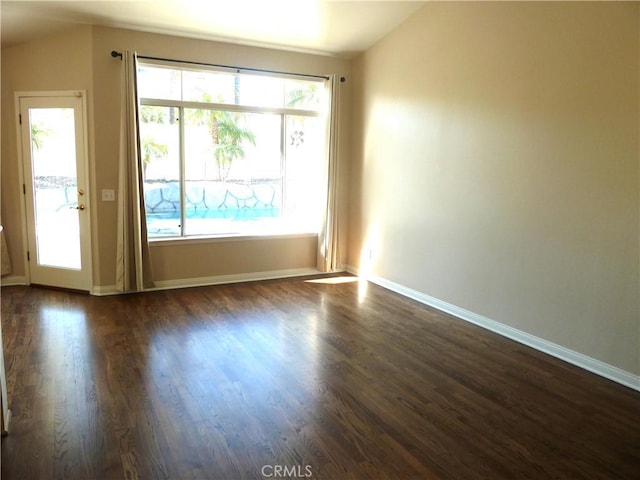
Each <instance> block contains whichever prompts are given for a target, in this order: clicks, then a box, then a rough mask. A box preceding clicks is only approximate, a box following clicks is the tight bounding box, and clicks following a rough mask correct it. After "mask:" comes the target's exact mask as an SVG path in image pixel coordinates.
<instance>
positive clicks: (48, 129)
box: [29, 108, 81, 270]
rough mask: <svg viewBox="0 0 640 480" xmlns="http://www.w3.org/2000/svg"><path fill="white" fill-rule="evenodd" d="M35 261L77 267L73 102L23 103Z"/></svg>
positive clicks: (77, 214)
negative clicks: (26, 113)
mask: <svg viewBox="0 0 640 480" xmlns="http://www.w3.org/2000/svg"><path fill="white" fill-rule="evenodd" d="M29 126H30V129H31V132H30V133H31V159H32V172H33V190H34V203H35V205H34V206H35V208H34V212H35V233H36V248H37V261H38V264H39V265H44V266H51V267H61V268H70V269H75V270H79V269H80V268H81V258H80V219H79V210H78V209H77V208H76V207H77V206H78V180H77V173H76V172H77V170H76V140H75V120H74V111H73V108H31V109H29Z"/></svg>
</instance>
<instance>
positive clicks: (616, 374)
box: [347, 266, 640, 391]
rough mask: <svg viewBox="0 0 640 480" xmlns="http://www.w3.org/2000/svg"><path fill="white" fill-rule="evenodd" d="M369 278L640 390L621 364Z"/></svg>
mask: <svg viewBox="0 0 640 480" xmlns="http://www.w3.org/2000/svg"><path fill="white" fill-rule="evenodd" d="M347 271H348V272H349V273H352V274H354V275H358V269H357V268H355V267H353V266H348V267H347ZM367 280H369V281H370V282H372V283H375V284H377V285H380V286H381V287H384V288H387V289H389V290H391V291H393V292H396V293H399V294H400V295H403V296H405V297H408V298H411V299H413V300H416V301H418V302H420V303H423V304H425V305H429V306H431V307H434V308H437V309H438V310H441V311H443V312H446V313H449V314H451V315H453V316H455V317H457V318H460V319H461V320H465V321H467V322H469V323H473V324H474V325H478V326H479V327H482V328H485V329H487V330H491V331H492V332H495V333H497V334H499V335H502V336H504V337H507V338H510V339H511V340H515V341H516V342H519V343H522V344H524V345H527V346H529V347H531V348H534V349H536V350H539V351H541V352H544V353H546V354H548V355H551V356H553V357H556V358H558V359H560V360H564V361H565V362H567V363H570V364H572V365H575V366H577V367H580V368H583V369H585V370H588V371H589V372H592V373H595V374H596V375H600V376H601V377H604V378H608V379H609V380H613V381H614V382H617V383H620V384H621V385H624V386H626V387H629V388H632V389H633V390H637V391H640V376H639V375H635V374H633V373H631V372H627V371H625V370H622V369H621V368H618V367H614V366H612V365H609V364H607V363H604V362H601V361H600V360H596V359H595V358H591V357H589V356H587V355H583V354H582V353H579V352H576V351H574V350H570V349H568V348H566V347H563V346H562V345H558V344H556V343H553V342H550V341H548V340H545V339H543V338H540V337H536V336H535V335H531V334H529V333H527V332H523V331H522V330H518V329H516V328H513V327H510V326H508V325H505V324H503V323H500V322H497V321H495V320H491V319H490V318H487V317H484V316H482V315H479V314H477V313H474V312H471V311H469V310H466V309H464V308H461V307H458V306H456V305H452V304H450V303H447V302H445V301H442V300H440V299H438V298H435V297H432V296H430V295H427V294H425V293H422V292H418V291H417V290H413V289H411V288H407V287H405V286H403V285H400V284H398V283H395V282H392V281H389V280H386V279H384V278H381V277H377V276H371V275H370V276H367Z"/></svg>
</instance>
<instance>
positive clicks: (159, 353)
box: [1, 278, 640, 480]
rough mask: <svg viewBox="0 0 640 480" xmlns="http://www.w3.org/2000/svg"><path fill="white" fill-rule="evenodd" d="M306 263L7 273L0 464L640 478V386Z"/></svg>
mask: <svg viewBox="0 0 640 480" xmlns="http://www.w3.org/2000/svg"><path fill="white" fill-rule="evenodd" d="M308 280H314V281H308ZM315 280H318V279H304V278H303V279H300V278H297V279H287V280H277V281H266V282H254V283H246V284H234V285H220V286H215V287H201V288H192V289H185V290H174V291H158V292H148V293H144V294H135V295H122V296H116V297H90V296H87V295H79V294H75V293H71V292H63V291H54V290H46V289H40V288H28V287H5V288H2V297H1V301H2V328H3V340H4V351H5V361H6V368H7V379H8V390H9V398H10V407H11V409H12V411H13V421H12V426H11V432H10V435H9V436H7V437H5V438H3V439H2V478H3V479H5V480H7V479H9V480H11V479H21V480H22V479H34V480H40V479H48V478H64V479H83V480H86V479H122V478H127V479H129V478H130V479H212V480H217V479H221V480H227V479H245V478H246V479H261V478H312V479H332V480H333V479H338V480H341V479H354V480H360V479H393V480H396V479H449V478H450V479H475V478H491V479H513V478H518V479H520V478H532V479H539V478H560V479H562V478H567V479H577V478H585V479H586V478H619V479H627V478H628V479H635V478H639V475H638V471H639V470H638V469H639V467H640V428H638V425H640V393H638V392H635V391H633V390H631V389H628V388H625V387H623V386H620V385H617V384H615V383H612V382H610V381H608V380H606V379H603V378H601V377H597V376H595V375H593V374H590V373H588V372H586V371H584V370H581V369H579V368H577V367H574V366H571V365H569V364H566V363H564V362H562V361H560V360H557V359H554V358H552V357H549V356H547V355H545V354H543V353H540V352H537V351H535V350H532V349H530V348H527V347H525V346H522V345H520V344H517V343H516V342H513V341H510V340H508V339H505V338H503V337H500V336H498V335H496V334H493V333H491V332H488V331H486V330H482V329H480V328H478V327H476V326H473V325H470V324H468V323H466V322H463V321H461V320H459V319H456V318H454V317H451V316H449V315H447V314H444V313H442V312H439V311H437V310H434V309H431V308H428V307H425V306H424V305H421V304H418V303H417V302H415V301H413V300H410V299H407V298H404V297H401V296H399V295H396V294H394V293H391V292H389V291H387V290H385V289H382V288H380V287H377V286H375V285H368V287H367V293H366V296H365V297H364V298H362V295H361V291H359V285H358V283H357V282H350V281H346V282H341V283H333V284H332V283H324V282H322V281H320V282H317V281H315ZM320 280H322V279H320ZM346 280H349V279H346Z"/></svg>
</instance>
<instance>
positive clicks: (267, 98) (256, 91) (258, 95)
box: [240, 75, 284, 108]
mask: <svg viewBox="0 0 640 480" xmlns="http://www.w3.org/2000/svg"><path fill="white" fill-rule="evenodd" d="M240 104H241V105H251V106H255V107H272V108H282V107H284V79H283V78H277V77H266V76H264V77H263V76H260V75H241V77H240Z"/></svg>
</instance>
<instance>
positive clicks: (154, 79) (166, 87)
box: [138, 65, 182, 100]
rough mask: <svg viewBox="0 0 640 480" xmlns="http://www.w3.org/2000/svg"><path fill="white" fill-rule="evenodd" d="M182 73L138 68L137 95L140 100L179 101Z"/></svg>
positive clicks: (144, 66)
mask: <svg viewBox="0 0 640 480" xmlns="http://www.w3.org/2000/svg"><path fill="white" fill-rule="evenodd" d="M181 94H182V73H181V71H180V70H176V69H173V68H162V67H149V66H146V65H141V66H139V67H138V95H139V96H140V98H162V99H166V100H180V96H181Z"/></svg>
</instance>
